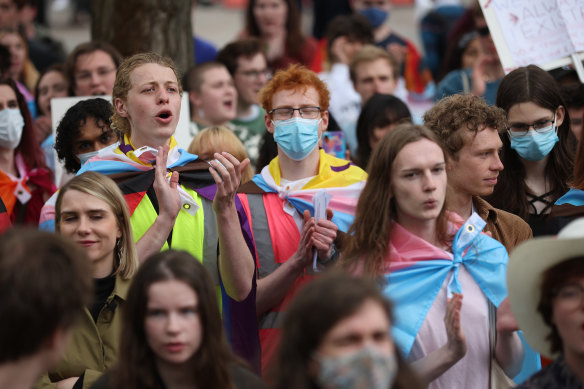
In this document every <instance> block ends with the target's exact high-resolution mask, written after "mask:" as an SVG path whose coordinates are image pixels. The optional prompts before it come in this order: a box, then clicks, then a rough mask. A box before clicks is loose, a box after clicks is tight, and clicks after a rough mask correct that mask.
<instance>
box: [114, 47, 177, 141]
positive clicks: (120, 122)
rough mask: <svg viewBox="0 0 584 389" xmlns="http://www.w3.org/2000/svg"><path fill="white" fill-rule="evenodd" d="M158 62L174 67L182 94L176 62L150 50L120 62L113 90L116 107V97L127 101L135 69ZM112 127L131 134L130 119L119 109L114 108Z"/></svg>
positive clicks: (158, 63) (161, 64)
mask: <svg viewBox="0 0 584 389" xmlns="http://www.w3.org/2000/svg"><path fill="white" fill-rule="evenodd" d="M150 63H153V64H157V65H160V66H164V67H167V68H170V69H172V71H173V73H174V75H175V76H176V82H177V84H178V90H179V94H180V95H181V96H182V93H183V88H182V84H181V82H180V75H179V74H178V70H177V69H176V67H175V66H174V62H172V60H171V59H170V58H168V57H163V56H162V55H160V54H156V53H152V52H148V53H139V54H134V55H133V56H131V57H129V58H126V59H125V60H123V61H122V63H121V64H120V67H119V68H118V71H117V73H116V81H115V83H114V90H113V92H112V102H113V104H114V107H115V101H116V99H121V100H123V101H127V99H128V91H129V90H130V89H132V79H131V75H132V72H133V71H134V69H136V68H138V67H140V66H142V65H147V64H150ZM112 128H113V129H116V130H119V131H121V132H123V133H124V134H128V135H130V121H129V120H128V118H125V117H122V116H120V114H119V113H118V111H117V110H115V109H114V114H113V115H112Z"/></svg>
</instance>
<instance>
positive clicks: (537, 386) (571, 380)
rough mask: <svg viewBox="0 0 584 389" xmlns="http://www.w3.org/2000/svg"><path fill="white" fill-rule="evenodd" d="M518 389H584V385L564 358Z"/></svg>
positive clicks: (533, 376)
mask: <svg viewBox="0 0 584 389" xmlns="http://www.w3.org/2000/svg"><path fill="white" fill-rule="evenodd" d="M517 388H518V389H544V388H545V389H560V388H561V389H584V383H583V382H582V381H580V379H578V377H576V375H575V374H574V372H573V371H572V369H570V367H568V365H567V364H566V361H565V360H564V357H563V356H560V357H559V358H558V359H556V360H555V361H553V362H552V363H551V364H550V365H548V366H546V367H544V368H543V369H541V370H540V371H538V372H537V373H535V374H534V375H532V376H531V377H530V378H529V379H527V381H525V382H524V383H522V384H521V385H519V386H518V387H517Z"/></svg>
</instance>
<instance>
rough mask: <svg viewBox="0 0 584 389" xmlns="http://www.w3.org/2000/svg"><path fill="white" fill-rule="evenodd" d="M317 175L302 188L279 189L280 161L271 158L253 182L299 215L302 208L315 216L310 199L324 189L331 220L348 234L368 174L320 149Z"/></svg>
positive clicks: (302, 211)
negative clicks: (278, 198)
mask: <svg viewBox="0 0 584 389" xmlns="http://www.w3.org/2000/svg"><path fill="white" fill-rule="evenodd" d="M319 157H320V158H319V166H318V175H316V176H315V177H314V178H313V179H312V180H310V181H309V182H308V183H307V184H306V185H304V187H302V189H299V190H290V191H286V190H285V188H282V187H281V186H280V178H281V177H280V162H279V158H278V157H276V158H274V159H273V160H272V161H271V162H270V164H269V165H268V166H266V167H264V168H263V169H262V171H261V173H260V174H256V175H255V176H254V177H253V179H252V181H253V182H254V183H255V184H256V185H257V186H258V187H260V188H261V189H262V190H263V191H265V192H268V193H278V194H279V196H280V198H282V199H286V200H288V201H289V202H290V203H291V204H292V205H293V206H294V207H295V208H296V209H297V210H298V212H300V214H302V213H304V210H305V209H308V210H309V211H310V214H311V215H314V208H313V205H312V198H313V196H314V195H315V194H316V193H318V192H320V191H322V190H326V192H327V193H329V194H330V195H332V198H331V201H330V203H329V205H328V207H329V208H330V209H332V210H333V211H334V216H333V219H332V221H333V222H334V223H335V224H336V225H337V226H338V227H339V229H340V230H341V231H343V232H347V231H348V229H349V227H350V226H351V224H352V223H353V219H354V217H355V208H356V207H357V202H358V200H359V194H360V193H361V190H362V189H363V186H364V185H365V180H366V179H367V173H365V172H364V171H363V170H362V169H361V168H359V167H357V166H355V165H353V164H352V163H351V162H349V161H346V160H344V159H339V158H335V157H333V156H331V155H329V154H327V153H325V152H324V150H322V149H321V150H320V156H319Z"/></svg>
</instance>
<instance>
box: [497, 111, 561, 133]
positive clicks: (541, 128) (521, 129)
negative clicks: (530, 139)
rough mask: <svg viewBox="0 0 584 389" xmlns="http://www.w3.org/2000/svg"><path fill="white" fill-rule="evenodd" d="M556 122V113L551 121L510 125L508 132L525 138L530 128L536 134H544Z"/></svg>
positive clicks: (544, 120) (542, 120) (543, 120)
mask: <svg viewBox="0 0 584 389" xmlns="http://www.w3.org/2000/svg"><path fill="white" fill-rule="evenodd" d="M555 121H556V114H555V112H554V117H553V118H551V119H540V120H538V121H536V122H533V123H530V124H527V123H508V124H507V132H508V133H509V135H511V136H523V135H527V133H528V132H529V129H530V128H533V130H534V131H535V132H539V133H544V132H547V131H549V130H550V129H551V126H552V124H553V123H555Z"/></svg>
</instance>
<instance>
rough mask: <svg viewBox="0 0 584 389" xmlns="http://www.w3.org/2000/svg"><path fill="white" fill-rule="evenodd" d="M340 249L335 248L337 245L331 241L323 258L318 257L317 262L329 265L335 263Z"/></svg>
mask: <svg viewBox="0 0 584 389" xmlns="http://www.w3.org/2000/svg"><path fill="white" fill-rule="evenodd" d="M340 254H341V253H340V251H339V250H337V246H336V245H335V244H334V243H333V244H332V245H331V247H330V249H329V252H328V254H327V256H326V257H325V258H320V257H319V258H318V263H319V264H321V265H329V264H333V263H335V262H336V261H337V260H338V259H339V256H340Z"/></svg>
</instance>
